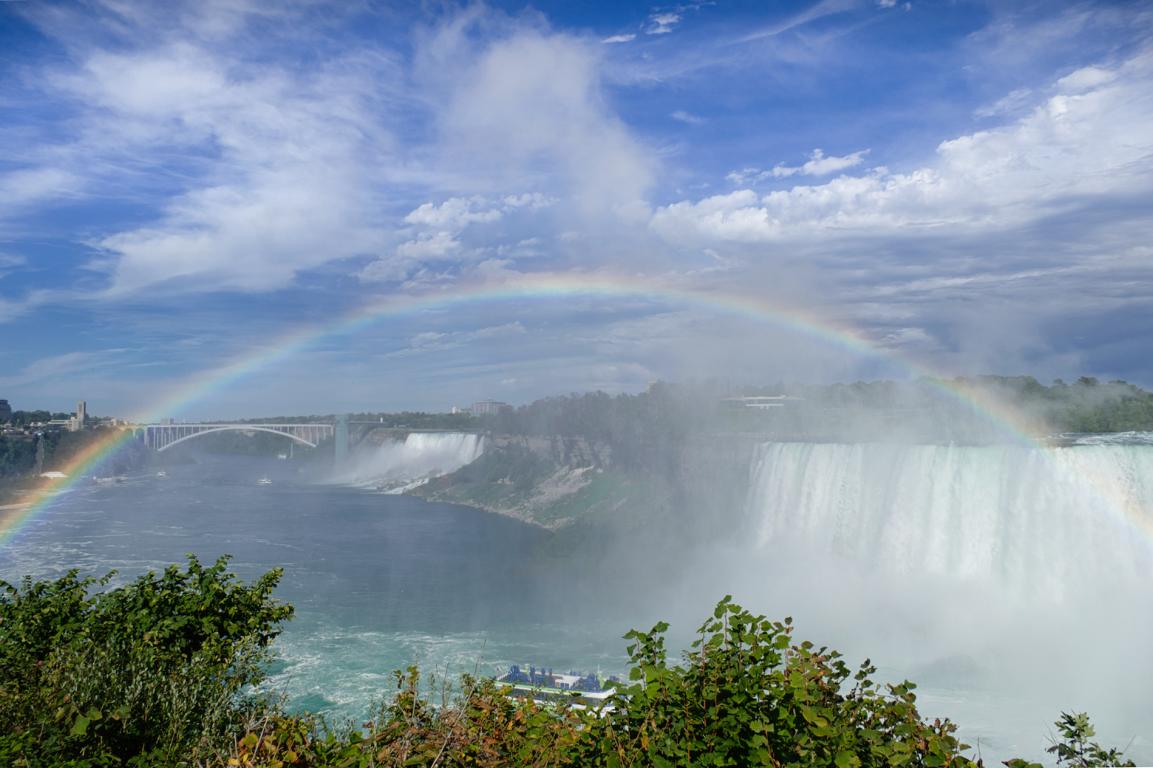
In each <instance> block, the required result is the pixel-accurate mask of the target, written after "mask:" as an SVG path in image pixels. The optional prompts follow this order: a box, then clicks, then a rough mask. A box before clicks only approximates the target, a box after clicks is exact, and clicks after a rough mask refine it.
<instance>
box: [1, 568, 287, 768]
mask: <svg viewBox="0 0 1153 768" xmlns="http://www.w3.org/2000/svg"><path fill="white" fill-rule="evenodd" d="M280 575H281V572H280V571H279V570H274V571H270V572H269V573H267V574H265V575H264V576H262V577H260V578H259V579H257V580H256V581H255V582H254V583H253V584H251V585H245V584H243V583H240V582H238V581H236V579H235V577H234V576H233V575H232V574H231V573H229V572H228V571H227V558H221V559H220V560H218V561H217V562H216V563H215V564H214V565H212V566H209V567H205V566H203V565H201V563H200V562H199V561H198V560H197V559H196V558H195V557H191V556H190V557H189V559H188V566H187V568H186V569H184V570H182V569H180V568H178V567H177V566H172V567H169V568H168V569H166V570H165V571H164V572H163V573H162V574H160V575H157V574H155V573H148V574H146V575H144V576H142V577H140V578H139V579H137V580H136V581H135V582H133V583H131V584H128V585H126V586H123V587H119V588H116V589H106V587H107V586H108V584H109V580H110V577H111V574H110V575H109V576H106V577H104V578H103V579H100V580H94V579H90V578H83V579H82V578H79V576H78V574H77V572H76V571H72V572H69V573H68V574H66V575H65V576H64V577H62V578H60V579H57V580H55V581H40V582H34V581H32V580H31V579H25V580H24V581H23V582H22V583H21V584H20V585H19V586H14V585H11V584H8V583H6V582H0V589H2V592H3V594H2V595H0V719H2V721H3V722H4V723H5V724H6V726H7V730H8V733H7V734H6V735H4V736H0V760H3V763H4V764H11V765H19V766H38V765H66V764H70V763H69V761H77V762H75V763H71V764H75V765H93V766H96V765H113V764H121V763H122V762H127V763H128V764H138V765H154V764H165V763H166V762H173V763H174V762H176V761H177V760H184V759H188V758H192V757H197V756H202V755H205V756H206V755H211V754H213V753H217V752H219V751H220V750H222V749H225V748H227V747H228V746H229V745H230V744H231V743H232V739H233V736H234V734H235V732H236V730H237V729H238V728H242V727H243V722H244V720H245V718H246V717H249V716H252V715H253V714H254V713H255V712H256V711H258V710H259V709H260V708H261V706H262V704H261V702H260V700H259V699H257V698H255V697H253V696H245V695H243V694H244V691H245V690H246V688H247V687H248V686H251V685H253V684H255V683H257V682H259V681H260V680H261V679H262V677H263V674H264V672H263V668H264V667H263V662H264V661H265V657H266V649H267V648H268V646H269V644H270V643H271V642H272V640H273V639H274V638H275V637H276V635H277V634H278V632H279V630H278V628H277V627H278V625H279V623H280V622H281V621H283V620H285V619H287V618H289V617H290V616H291V615H292V608H291V607H289V606H286V605H280V604H278V603H277V602H276V601H275V600H273V599H272V596H271V595H272V591H273V589H274V588H275V586H276V584H277V583H278V581H279V579H280Z"/></svg>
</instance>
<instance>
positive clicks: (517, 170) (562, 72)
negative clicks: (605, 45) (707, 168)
mask: <svg viewBox="0 0 1153 768" xmlns="http://www.w3.org/2000/svg"><path fill="white" fill-rule="evenodd" d="M469 33H470V30H469V28H468V27H467V26H466V27H465V28H460V27H450V28H446V29H445V30H442V31H441V33H440V34H439V35H438V37H437V38H436V39H435V40H434V41H433V42H432V43H430V44H429V45H428V46H426V48H427V51H428V54H427V55H429V56H431V55H433V54H435V56H436V58H435V60H433V61H429V62H428V63H427V69H429V70H434V71H435V73H436V76H437V77H438V78H440V80H439V81H438V82H439V84H440V86H441V88H443V90H444V91H446V94H445V97H444V98H445V100H446V103H445V105H444V108H443V111H439V113H440V115H441V121H440V122H441V125H442V129H443V132H444V139H445V142H446V146H445V152H446V163H449V164H451V163H453V162H456V163H457V164H462V163H464V162H466V159H467V163H468V164H469V165H470V166H471V167H472V168H473V173H474V174H482V175H483V176H484V177H485V178H486V179H487V181H488V183H489V184H494V183H495V184H499V185H502V186H505V187H506V188H507V187H521V188H525V187H527V188H539V189H545V190H547V193H548V194H550V195H552V196H555V197H560V198H563V199H566V201H567V202H569V203H571V207H572V208H573V209H574V210H576V211H579V212H582V213H584V214H588V215H604V214H614V215H618V216H622V215H623V216H635V215H636V211H637V210H644V211H647V208H646V207H645V202H644V200H645V194H646V191H647V189H648V188H649V186H650V184H651V182H652V179H653V173H654V170H655V161H654V158H653V156H652V153H651V152H650V151H649V150H648V149H647V148H645V147H644V146H643V145H642V144H640V143H639V142H638V141H637V140H636V139H635V138H634V137H633V136H632V134H631V132H630V131H629V130H628V128H627V127H626V126H625V124H624V123H623V122H621V121H620V120H619V119H618V118H617V117H616V116H615V115H614V114H613V113H612V112H611V111H610V110H609V109H608V107H607V105H606V102H605V99H604V97H603V95H602V93H601V87H602V86H601V62H600V58H599V56H600V53H599V51H598V49H597V48H595V47H593V46H590V45H589V43H588V42H587V41H585V40H582V39H578V38H575V37H572V36H568V35H563V34H556V33H550V32H548V31H545V30H539V29H532V28H528V29H526V28H523V27H515V28H513V29H511V30H509V31H508V32H507V33H506V34H504V35H503V36H499V37H498V38H497V39H495V40H493V41H491V42H488V43H486V44H484V45H482V46H479V47H478V46H476V44H475V42H474V41H473V40H472V39H471V38H470V37H469Z"/></svg>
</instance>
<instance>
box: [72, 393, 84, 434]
mask: <svg viewBox="0 0 1153 768" xmlns="http://www.w3.org/2000/svg"><path fill="white" fill-rule="evenodd" d="M87 424H88V403H87V402H85V401H84V400H81V401H80V402H79V403H77V404H76V415H75V416H73V417H72V420H71V421H70V422H69V424H68V429H70V430H71V431H73V432H79V431H80V430H82V429H84V427H85V426H87Z"/></svg>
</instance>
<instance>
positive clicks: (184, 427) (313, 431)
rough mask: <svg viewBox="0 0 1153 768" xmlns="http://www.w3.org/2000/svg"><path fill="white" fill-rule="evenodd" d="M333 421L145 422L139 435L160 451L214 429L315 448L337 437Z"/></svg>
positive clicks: (148, 444)
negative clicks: (267, 435) (256, 434)
mask: <svg viewBox="0 0 1153 768" xmlns="http://www.w3.org/2000/svg"><path fill="white" fill-rule="evenodd" d="M333 429H334V428H333V425H332V424H144V425H142V426H140V427H138V428H137V431H136V434H137V438H138V439H139V440H140V441H141V442H143V443H144V445H145V447H148V448H152V449H153V450H155V451H157V452H161V451H167V450H168V449H169V448H171V447H172V446H174V445H179V444H180V443H183V442H187V441H188V440H193V439H195V438H197V437H201V436H203V435H210V434H212V433H214V432H268V433H271V434H274V435H282V436H284V437H287V438H289V439H290V440H293V441H295V442H297V443H300V444H301V445H307V446H308V447H309V448H315V447H316V446H317V445H319V444H320V443H321V441H323V440H325V439H327V438H330V437H332V436H333Z"/></svg>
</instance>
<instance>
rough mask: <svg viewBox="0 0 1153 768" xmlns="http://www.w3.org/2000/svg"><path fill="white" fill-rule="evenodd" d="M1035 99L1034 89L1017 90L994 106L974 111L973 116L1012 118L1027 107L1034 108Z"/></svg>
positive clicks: (998, 100)
mask: <svg viewBox="0 0 1153 768" xmlns="http://www.w3.org/2000/svg"><path fill="white" fill-rule="evenodd" d="M1034 98H1035V97H1034V95H1033V91H1032V89H1030V88H1017V89H1015V90H1013V91H1010V92H1009V93H1008V94H1006V95H1005V96H1002V97H1001V98H999V99H997V100H996V101H995V102H993V103H992V104H989V105H988V106H984V107H979V108H978V109H976V110H974V112H973V114H974V115H975V116H976V117H998V116H1004V115H1009V116H1012V115H1015V114H1016V113H1018V112H1022V111H1024V110H1025V108H1027V107H1031V106H1033V102H1034Z"/></svg>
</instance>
